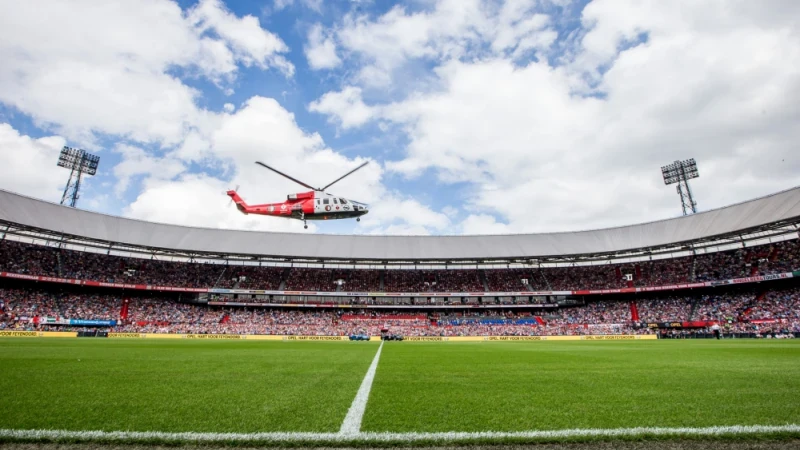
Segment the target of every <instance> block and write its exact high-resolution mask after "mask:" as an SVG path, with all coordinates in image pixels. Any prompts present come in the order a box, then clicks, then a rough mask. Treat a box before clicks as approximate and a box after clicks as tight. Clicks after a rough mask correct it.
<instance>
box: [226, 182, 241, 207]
mask: <svg viewBox="0 0 800 450" xmlns="http://www.w3.org/2000/svg"><path fill="white" fill-rule="evenodd" d="M240 187H241V185H238V184H237V185H236V188H235V189H234V190H233V192H239V188H240ZM229 192H230V191H229ZM225 195H229V194H228V192H226V193H225ZM232 204H233V197H231V201H229V202H228V207H229V208H230V206H231V205H232Z"/></svg>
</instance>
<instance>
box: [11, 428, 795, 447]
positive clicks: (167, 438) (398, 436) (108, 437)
mask: <svg viewBox="0 0 800 450" xmlns="http://www.w3.org/2000/svg"><path fill="white" fill-rule="evenodd" d="M763 433H800V425H795V424H791V425H777V426H771V425H732V426H720V427H706V428H691V427H684V428H645V427H641V428H611V429H602V428H597V429H572V430H550V431H517V432H503V431H485V432H475V433H470V432H455V431H453V432H444V433H389V432H382V433H361V432H357V433H355V434H342V433H303V432H298V433H293V432H277V433H195V432H186V433H164V432H157V431H67V430H0V439H3V438H5V439H19V440H28V441H46V440H59V439H66V440H79V441H102V442H141V441H153V440H157V441H161V442H179V443H186V442H242V443H254V442H262V443H269V442H333V443H336V442H354V441H358V442H419V441H425V442H432V441H435V442H455V441H458V442H464V441H474V440H482V441H486V440H491V439H521V440H525V439H528V440H537V439H539V440H541V439H547V440H549V439H564V438H589V437H601V438H602V437H605V438H614V437H645V436H725V435H739V436H746V435H754V434H763Z"/></svg>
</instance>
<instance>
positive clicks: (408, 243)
mask: <svg viewBox="0 0 800 450" xmlns="http://www.w3.org/2000/svg"><path fill="white" fill-rule="evenodd" d="M798 220H800V187H795V188H792V189H788V190H785V191H781V192H778V193H775V194H770V195H767V196H765V197H761V198H757V199H754V200H749V201H745V202H741V203H737V204H734V205H730V206H725V207H722V208H718V209H714V210H710V211H704V212H700V213H697V214H693V215H689V216H681V217H676V218H671V219H665V220H659V221H654V222H648V223H641V224H636V225H625V226H618V227H614V228H605V229H598V230H587V231H566V232H555V233H535V234H508V235H465V236H372V235H331V234H303V233H276V232H262V231H245V230H226V229H212V228H199V227H189V226H182V225H169V224H162V223H155V222H146V221H142V220H137V219H128V218H123V217H117V216H110V215H106V214H101V213H95V212H89V211H85V210H80V209H74V208H70V207H66V206H62V205H58V204H55V203H51V202H47V201H44V200H38V199H34V198H30V197H26V196H23V195H20V194H16V193H13V192H9V191H5V190H0V221H2V222H5V223H13V224H16V225H20V226H23V227H27V228H34V229H39V230H47V231H51V232H56V233H59V234H64V235H70V236H79V237H83V238H87V239H91V240H95V241H103V242H112V243H119V244H125V245H129V246H136V247H145V248H157V249H166V250H176V251H181V252H188V253H207V254H236V255H252V256H254V257H255V256H270V257H279V258H298V259H319V260H325V259H329V260H346V261H349V260H356V261H396V260H402V261H424V260H430V261H434V260H435V261H447V260H503V259H529V258H541V257H557V256H575V255H596V254H610V253H620V252H626V251H633V250H637V249H648V248H657V247H663V246H667V245H677V244H681V243H687V242H692V241H699V240H703V239H709V238H713V237H715V236H724V235H730V234H733V233H737V232H741V231H746V230H752V229H755V228H758V227H764V226H766V225H770V224H779V223H785V222H789V221H794V222H796V221H798Z"/></svg>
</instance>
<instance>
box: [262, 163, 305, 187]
mask: <svg viewBox="0 0 800 450" xmlns="http://www.w3.org/2000/svg"><path fill="white" fill-rule="evenodd" d="M256 164H258V165H259V166H262V167H265V168H267V169H269V170H271V171H273V172H275V173H277V174H278V175H280V176H282V177H285V178H288V179H290V180H292V181H294V182H295V183H297V184H299V185H300V186H305V187H307V188H309V189H311V190H312V191H317V190H319V189H317V188H314V187H311V186H309V185H307V184H305V183H303V182H302V181H300V180H298V179H297V178H293V177H290V176H289V175H286V174H285V173H283V172H281V171H280V170H278V169H274V168H272V167H270V166H268V165H266V164H264V163H262V162H261V161H256Z"/></svg>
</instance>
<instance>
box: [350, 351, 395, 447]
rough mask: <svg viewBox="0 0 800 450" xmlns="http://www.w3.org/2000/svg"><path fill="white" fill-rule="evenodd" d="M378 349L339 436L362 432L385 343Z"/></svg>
mask: <svg viewBox="0 0 800 450" xmlns="http://www.w3.org/2000/svg"><path fill="white" fill-rule="evenodd" d="M384 342H385V341H381V345H380V346H379V347H378V353H375V358H373V359H372V364H370V366H369V369H368V370H367V374H366V375H364V380H363V381H362V382H361V387H360V388H358V393H357V394H356V398H354V399H353V403H352V404H351V405H350V409H349V410H348V411H347V415H346V416H344V421H343V422H342V427H341V428H340V429H339V434H346V435H353V434H358V432H360V431H361V420H362V419H363V418H364V411H366V410H367V400H369V391H370V390H372V380H374V379H375V371H376V370H378V360H379V359H380V358H381V350H383V343H384Z"/></svg>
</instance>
